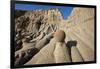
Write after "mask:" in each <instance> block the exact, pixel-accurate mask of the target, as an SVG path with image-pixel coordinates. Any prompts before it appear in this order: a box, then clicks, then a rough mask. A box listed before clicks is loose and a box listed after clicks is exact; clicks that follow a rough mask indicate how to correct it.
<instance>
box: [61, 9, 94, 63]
mask: <svg viewBox="0 0 100 69" xmlns="http://www.w3.org/2000/svg"><path fill="white" fill-rule="evenodd" d="M94 17H95V15H94V9H93V8H74V9H73V11H72V12H71V14H70V16H69V17H68V19H67V20H66V21H64V23H66V24H62V26H61V27H60V28H61V29H63V30H64V31H65V32H66V36H67V37H66V42H68V41H69V40H71V41H76V42H77V45H76V46H75V47H76V49H77V50H78V52H79V53H80V54H81V56H82V58H83V60H84V61H93V60H94ZM62 27H63V28H62ZM72 50H73V48H72ZM73 51H74V55H75V54H77V52H76V50H75V49H74V50H73ZM75 52H76V53H75ZM74 58H79V56H77V57H75V56H74Z"/></svg>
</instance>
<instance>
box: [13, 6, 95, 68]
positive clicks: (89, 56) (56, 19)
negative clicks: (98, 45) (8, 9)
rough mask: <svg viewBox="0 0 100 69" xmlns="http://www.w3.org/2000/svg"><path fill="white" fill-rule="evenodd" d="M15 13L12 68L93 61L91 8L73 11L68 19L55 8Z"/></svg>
mask: <svg viewBox="0 0 100 69" xmlns="http://www.w3.org/2000/svg"><path fill="white" fill-rule="evenodd" d="M15 14H16V17H15V66H19V65H30V64H33V65H34V64H51V63H69V62H86V61H93V60H94V55H95V54H94V51H95V50H94V16H95V15H94V9H93V8H77V7H76V8H73V10H72V12H71V14H70V15H69V17H68V19H67V20H64V19H63V16H62V14H61V12H60V11H59V9H57V8H56V9H54V8H51V9H47V10H42V9H40V10H33V11H20V10H16V13H15ZM57 30H60V31H57ZM65 36H66V37H65Z"/></svg>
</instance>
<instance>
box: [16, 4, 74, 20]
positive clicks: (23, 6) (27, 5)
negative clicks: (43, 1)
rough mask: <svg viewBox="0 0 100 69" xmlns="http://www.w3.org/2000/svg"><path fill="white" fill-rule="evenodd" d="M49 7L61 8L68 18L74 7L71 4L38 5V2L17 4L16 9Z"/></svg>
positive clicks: (64, 16) (45, 8) (63, 14)
mask: <svg viewBox="0 0 100 69" xmlns="http://www.w3.org/2000/svg"><path fill="white" fill-rule="evenodd" d="M48 8H59V10H60V12H61V14H62V16H63V18H64V19H65V20H66V19H67V17H68V16H69V15H70V13H71V11H72V9H73V7H69V6H51V5H50V6H49V5H36V4H33V5H32V4H15V9H16V10H38V9H43V10H47V9H48Z"/></svg>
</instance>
